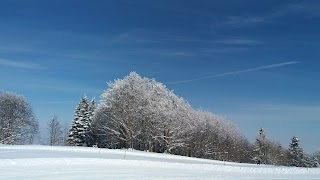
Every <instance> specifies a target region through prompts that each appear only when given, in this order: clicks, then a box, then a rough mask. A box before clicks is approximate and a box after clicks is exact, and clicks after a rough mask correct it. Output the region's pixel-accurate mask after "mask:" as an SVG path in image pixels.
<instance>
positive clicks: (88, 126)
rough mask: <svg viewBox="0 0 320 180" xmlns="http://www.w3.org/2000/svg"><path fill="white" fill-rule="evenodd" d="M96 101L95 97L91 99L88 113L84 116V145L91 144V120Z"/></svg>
mask: <svg viewBox="0 0 320 180" xmlns="http://www.w3.org/2000/svg"><path fill="white" fill-rule="evenodd" d="M95 104H96V101H95V98H93V99H92V100H91V103H90V105H89V108H88V113H87V117H86V123H85V126H84V128H85V136H86V139H85V144H86V146H92V145H93V130H92V122H93V116H94V111H95V109H96V105H95Z"/></svg>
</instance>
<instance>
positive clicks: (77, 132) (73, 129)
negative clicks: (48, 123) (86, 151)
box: [67, 96, 89, 146]
mask: <svg viewBox="0 0 320 180" xmlns="http://www.w3.org/2000/svg"><path fill="white" fill-rule="evenodd" d="M88 114H89V104H88V99H87V96H84V97H83V98H82V99H81V100H80V102H79V104H78V106H77V108H76V112H75V116H74V120H73V122H72V123H71V125H70V129H69V135H68V140H67V143H68V145H71V146H86V145H87V144H86V139H87V137H86V135H87V131H88V128H89V126H88V124H89V123H88V122H89V115H88Z"/></svg>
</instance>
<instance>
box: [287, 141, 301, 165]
mask: <svg viewBox="0 0 320 180" xmlns="http://www.w3.org/2000/svg"><path fill="white" fill-rule="evenodd" d="M288 156H289V161H290V164H289V165H290V166H296V167H305V164H304V153H303V149H302V148H301V147H300V144H299V139H298V138H297V137H295V136H294V137H293V138H292V139H291V143H290V145H289V155H288Z"/></svg>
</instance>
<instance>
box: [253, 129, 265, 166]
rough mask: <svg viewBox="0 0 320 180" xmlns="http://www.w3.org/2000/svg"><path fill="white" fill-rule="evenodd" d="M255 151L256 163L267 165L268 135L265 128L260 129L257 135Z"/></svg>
mask: <svg viewBox="0 0 320 180" xmlns="http://www.w3.org/2000/svg"><path fill="white" fill-rule="evenodd" d="M253 151H254V159H255V160H256V161H261V162H262V163H267V162H266V161H267V149H266V135H265V132H264V129H263V128H260V129H259V134H258V135H257V138H256V142H255V144H254V150H253Z"/></svg>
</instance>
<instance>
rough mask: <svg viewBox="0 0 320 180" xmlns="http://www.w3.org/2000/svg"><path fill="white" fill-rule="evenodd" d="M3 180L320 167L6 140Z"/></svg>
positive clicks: (1, 153)
mask: <svg viewBox="0 0 320 180" xmlns="http://www.w3.org/2000/svg"><path fill="white" fill-rule="evenodd" d="M0 179H17V180H20V179H24V180H25V179H49V180H51V179H52V180H53V179H54V180H57V179H58V180H59V179H302V180H303V179H306V180H307V179H308V180H311V179H320V168H297V167H282V166H267V165H260V166H258V165H255V164H244V163H231V162H221V161H213V160H206V159H197V158H189V157H183V156H175V155H170V154H159V153H148V152H141V151H135V150H110V149H99V148H86V147H51V146H9V145H0Z"/></svg>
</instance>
